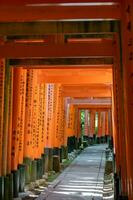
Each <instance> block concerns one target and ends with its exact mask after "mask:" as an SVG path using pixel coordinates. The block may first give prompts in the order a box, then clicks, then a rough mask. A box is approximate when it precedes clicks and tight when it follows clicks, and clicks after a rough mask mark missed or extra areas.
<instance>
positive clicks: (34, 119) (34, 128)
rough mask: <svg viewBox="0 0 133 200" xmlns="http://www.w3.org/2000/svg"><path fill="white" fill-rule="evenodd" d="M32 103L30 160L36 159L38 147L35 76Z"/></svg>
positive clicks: (36, 86)
mask: <svg viewBox="0 0 133 200" xmlns="http://www.w3.org/2000/svg"><path fill="white" fill-rule="evenodd" d="M32 98H33V101H32V129H31V141H32V144H31V146H32V151H34V154H33V153H32V154H31V155H32V158H33V159H34V158H38V147H39V127H38V125H39V124H38V120H39V119H38V114H39V113H38V103H39V102H38V85H37V83H36V76H34V82H33V97H32Z"/></svg>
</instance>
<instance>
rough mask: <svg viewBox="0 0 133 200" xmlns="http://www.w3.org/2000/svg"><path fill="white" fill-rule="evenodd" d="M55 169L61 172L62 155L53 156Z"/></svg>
mask: <svg viewBox="0 0 133 200" xmlns="http://www.w3.org/2000/svg"><path fill="white" fill-rule="evenodd" d="M53 170H54V171H55V172H56V173H57V172H60V157H59V156H58V155H54V156H53Z"/></svg>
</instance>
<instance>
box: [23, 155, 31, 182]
mask: <svg viewBox="0 0 133 200" xmlns="http://www.w3.org/2000/svg"><path fill="white" fill-rule="evenodd" d="M24 164H25V183H26V184H28V183H30V181H31V167H32V160H31V159H30V158H24Z"/></svg>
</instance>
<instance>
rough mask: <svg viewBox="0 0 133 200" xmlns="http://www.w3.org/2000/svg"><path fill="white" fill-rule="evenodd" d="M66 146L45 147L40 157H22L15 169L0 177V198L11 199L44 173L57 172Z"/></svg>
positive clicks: (66, 151)
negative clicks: (22, 159) (21, 161)
mask: <svg viewBox="0 0 133 200" xmlns="http://www.w3.org/2000/svg"><path fill="white" fill-rule="evenodd" d="M67 157H68V150H67V147H64V146H62V147H61V148H56V147H55V148H53V149H52V148H45V149H44V154H42V156H41V158H38V159H35V160H32V159H30V158H24V163H23V164H21V165H19V166H18V169H17V170H14V171H12V173H11V174H9V175H6V176H5V177H4V176H2V177H0V200H11V199H13V198H16V197H18V196H19V192H24V188H25V185H26V184H29V183H31V182H35V181H36V180H39V179H42V178H43V175H44V174H45V173H48V172H50V171H55V172H59V171H60V163H61V162H62V160H63V159H67Z"/></svg>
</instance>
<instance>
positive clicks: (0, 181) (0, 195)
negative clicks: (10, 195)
mask: <svg viewBox="0 0 133 200" xmlns="http://www.w3.org/2000/svg"><path fill="white" fill-rule="evenodd" d="M0 199H1V200H4V177H3V176H1V177H0Z"/></svg>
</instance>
